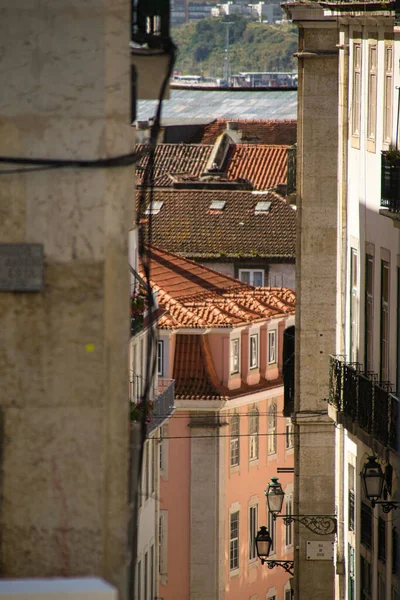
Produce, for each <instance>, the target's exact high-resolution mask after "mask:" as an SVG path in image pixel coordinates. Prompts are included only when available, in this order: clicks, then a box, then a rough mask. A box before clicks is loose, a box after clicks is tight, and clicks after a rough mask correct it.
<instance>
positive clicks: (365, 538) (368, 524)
mask: <svg viewBox="0 0 400 600" xmlns="http://www.w3.org/2000/svg"><path fill="white" fill-rule="evenodd" d="M361 543H362V544H364V546H366V548H371V544H372V510H371V507H370V506H368V505H367V504H365V502H361Z"/></svg>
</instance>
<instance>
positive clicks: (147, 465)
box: [144, 442, 150, 499]
mask: <svg viewBox="0 0 400 600" xmlns="http://www.w3.org/2000/svg"><path fill="white" fill-rule="evenodd" d="M149 454H150V448H149V442H146V446H145V449H144V477H145V494H146V499H147V498H148V497H149V478H150V477H149V476H150V473H149V470H150V457H149Z"/></svg>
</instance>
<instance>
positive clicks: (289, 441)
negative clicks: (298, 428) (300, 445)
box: [285, 418, 293, 450]
mask: <svg viewBox="0 0 400 600" xmlns="http://www.w3.org/2000/svg"><path fill="white" fill-rule="evenodd" d="M285 447H286V450H288V449H289V448H293V423H292V420H291V419H290V418H289V419H286V425H285Z"/></svg>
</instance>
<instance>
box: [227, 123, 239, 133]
mask: <svg viewBox="0 0 400 600" xmlns="http://www.w3.org/2000/svg"><path fill="white" fill-rule="evenodd" d="M226 130H227V131H239V123H238V122H237V121H228V122H227V124H226Z"/></svg>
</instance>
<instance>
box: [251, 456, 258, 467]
mask: <svg viewBox="0 0 400 600" xmlns="http://www.w3.org/2000/svg"><path fill="white" fill-rule="evenodd" d="M259 464H260V459H259V458H249V466H250V467H255V466H257V467H258V466H259Z"/></svg>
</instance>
